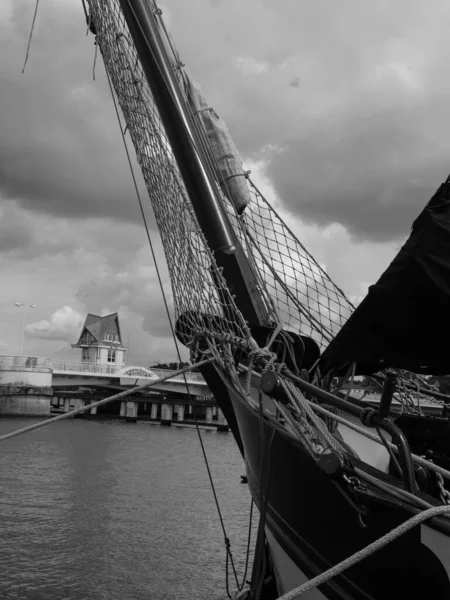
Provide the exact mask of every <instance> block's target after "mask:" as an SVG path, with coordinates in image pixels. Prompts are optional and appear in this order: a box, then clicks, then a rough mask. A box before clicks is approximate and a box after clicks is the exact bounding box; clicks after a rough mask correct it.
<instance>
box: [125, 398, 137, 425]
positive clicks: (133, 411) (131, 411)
mask: <svg viewBox="0 0 450 600" xmlns="http://www.w3.org/2000/svg"><path fill="white" fill-rule="evenodd" d="M137 413H138V403H137V402H134V401H128V402H126V413H125V421H126V422H127V423H136V421H137Z"/></svg>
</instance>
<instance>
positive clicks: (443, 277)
mask: <svg viewBox="0 0 450 600" xmlns="http://www.w3.org/2000/svg"><path fill="white" fill-rule="evenodd" d="M449 339H450V177H449V178H448V179H447V181H446V182H445V183H443V184H442V185H441V186H440V187H439V189H438V190H437V192H436V193H435V195H434V196H433V197H432V199H431V200H430V201H429V203H428V204H427V206H426V207H425V208H424V210H423V211H422V213H421V214H420V215H419V216H418V217H417V219H416V220H415V222H414V223H413V227H412V232H411V235H410V237H409V239H408V240H407V241H406V243H405V244H404V246H403V247H402V248H401V250H400V252H399V253H398V254H397V256H396V257H395V259H394V260H393V262H392V263H391V264H390V266H389V267H388V268H387V270H386V271H385V272H384V273H383V275H382V276H381V277H380V279H379V280H378V282H377V283H376V284H375V285H373V286H371V287H370V288H369V292H368V294H367V296H366V298H365V299H364V300H363V302H362V303H361V304H360V305H359V307H358V308H357V309H356V310H355V312H354V313H353V314H352V315H351V317H350V318H349V319H348V321H347V323H346V324H345V325H344V326H343V328H342V329H341V331H340V332H339V333H338V334H337V335H336V337H335V338H334V339H333V341H332V342H331V343H330V345H329V346H328V348H327V349H326V350H325V352H324V353H323V356H322V366H323V368H324V369H325V370H327V371H329V370H333V371H335V372H337V373H339V372H340V371H342V370H343V369H344V368H345V367H346V365H348V363H350V362H353V361H356V362H357V371H356V372H357V373H360V374H370V373H374V372H375V371H379V370H380V369H385V368H387V367H392V368H401V369H406V370H409V371H413V372H416V373H434V374H438V373H439V374H443V373H450V359H449V357H448V351H447V350H446V348H447V346H448V340H449Z"/></svg>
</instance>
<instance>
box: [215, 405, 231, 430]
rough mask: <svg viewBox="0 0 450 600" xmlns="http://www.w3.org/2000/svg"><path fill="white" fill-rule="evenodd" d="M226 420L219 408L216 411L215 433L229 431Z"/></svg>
mask: <svg viewBox="0 0 450 600" xmlns="http://www.w3.org/2000/svg"><path fill="white" fill-rule="evenodd" d="M229 430H230V428H229V426H228V423H227V420H226V419H225V416H224V414H223V412H222V411H221V409H220V408H218V409H217V431H229Z"/></svg>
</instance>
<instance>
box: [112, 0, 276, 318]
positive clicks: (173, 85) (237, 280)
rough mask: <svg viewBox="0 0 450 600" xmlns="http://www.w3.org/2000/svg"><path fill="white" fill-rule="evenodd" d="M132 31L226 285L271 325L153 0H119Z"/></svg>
mask: <svg viewBox="0 0 450 600" xmlns="http://www.w3.org/2000/svg"><path fill="white" fill-rule="evenodd" d="M120 4H121V7H122V11H123V14H124V17H125V19H126V22H127V25H128V28H129V30H130V34H131V36H132V38H133V42H134V44H135V47H136V51H137V54H138V56H139V59H140V61H141V64H142V68H143V71H144V74H145V77H146V79H147V82H148V85H149V87H150V89H151V91H152V94H153V97H154V100H155V103H156V105H157V107H158V111H159V113H160V116H161V120H162V122H163V125H164V128H165V131H166V134H167V137H168V139H169V142H170V144H171V147H172V151H173V154H174V156H175V159H176V161H177V164H178V167H179V169H180V172H181V175H182V177H183V181H184V184H185V186H186V190H187V192H188V194H189V198H190V200H191V202H192V206H193V208H194V211H195V215H196V217H197V220H198V223H199V225H200V228H201V230H202V232H203V234H204V236H205V238H206V241H207V243H208V245H209V248H210V249H211V251H212V252H213V253H214V255H215V259H216V261H217V264H218V266H219V267H222V269H223V276H224V277H225V280H226V282H227V285H228V287H229V289H230V291H231V292H232V294H233V295H234V296H235V301H236V304H237V306H238V308H239V309H240V311H241V312H242V314H243V316H244V318H245V319H246V320H247V321H248V322H249V323H254V324H261V325H264V324H266V325H267V324H268V321H269V319H268V314H267V309H266V307H265V305H264V302H263V299H262V297H261V295H260V293H259V291H258V287H257V281H256V277H255V274H254V273H253V271H252V268H251V266H250V264H249V262H248V260H247V257H246V256H245V254H244V251H243V249H242V247H241V245H240V243H239V241H238V239H237V236H236V234H235V232H234V231H233V229H232V227H231V224H230V222H229V219H228V217H227V215H226V213H225V210H224V208H223V206H222V204H221V199H220V196H219V192H218V189H217V186H216V185H215V184H214V175H213V173H212V171H211V169H210V167H209V165H208V161H207V160H206V157H204V156H203V151H202V145H201V141H200V139H199V136H198V133H197V131H196V128H195V125H194V123H193V120H192V117H191V114H190V112H189V109H188V107H187V105H186V102H185V100H184V98H183V95H182V93H181V90H180V89H179V86H178V82H177V80H176V78H175V75H174V73H173V71H172V67H171V64H170V60H169V58H168V56H167V53H166V49H165V47H164V43H163V41H162V39H161V37H160V33H159V29H158V24H157V22H156V19H155V16H154V14H153V10H152V7H151V5H150V2H148V0H120Z"/></svg>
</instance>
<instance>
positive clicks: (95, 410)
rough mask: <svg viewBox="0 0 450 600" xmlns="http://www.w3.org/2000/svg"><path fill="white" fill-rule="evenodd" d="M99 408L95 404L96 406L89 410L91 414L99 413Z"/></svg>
mask: <svg viewBox="0 0 450 600" xmlns="http://www.w3.org/2000/svg"><path fill="white" fill-rule="evenodd" d="M97 408H98V406H94V408H91V410H90V411H89V412H90V413H91V415H96V414H97Z"/></svg>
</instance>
